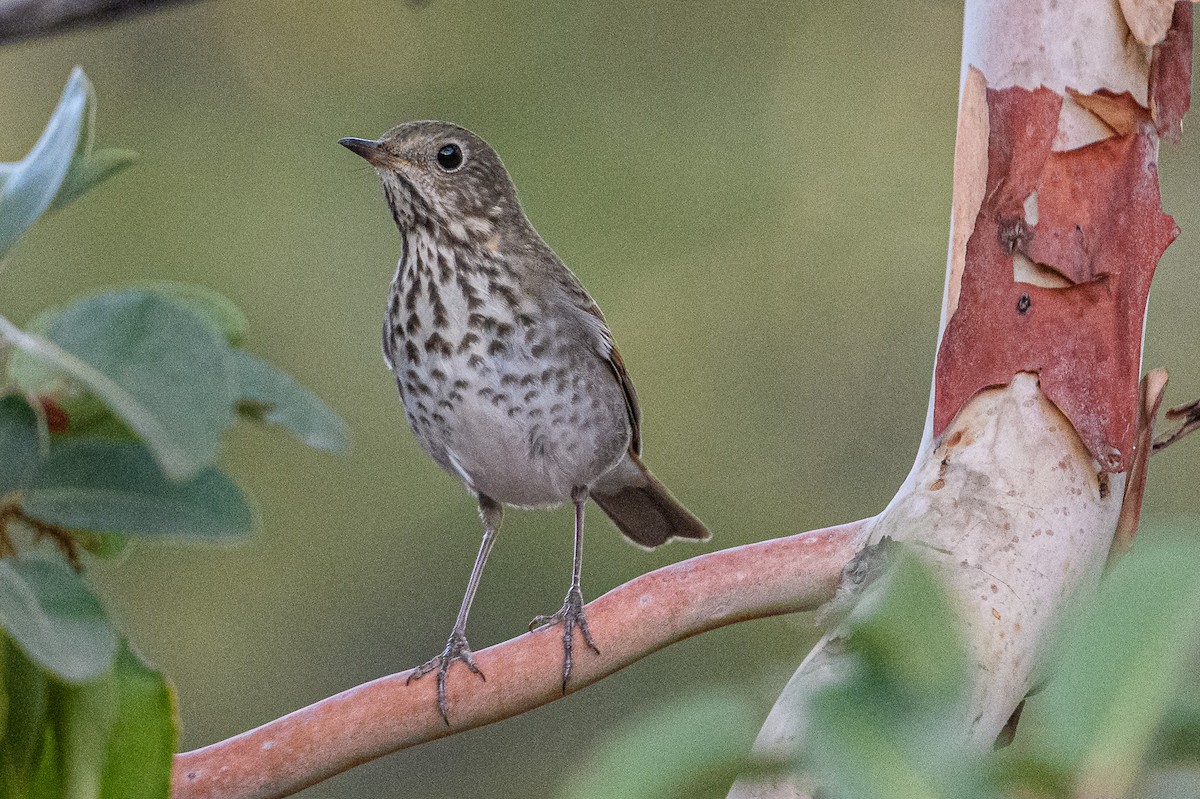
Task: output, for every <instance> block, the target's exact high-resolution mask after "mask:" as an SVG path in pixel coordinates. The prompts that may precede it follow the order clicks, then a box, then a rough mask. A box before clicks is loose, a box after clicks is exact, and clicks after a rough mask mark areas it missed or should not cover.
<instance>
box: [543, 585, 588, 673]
mask: <svg viewBox="0 0 1200 799" xmlns="http://www.w3.org/2000/svg"><path fill="white" fill-rule="evenodd" d="M560 622H561V623H562V626H563V678H562V690H563V693H564V694H565V693H566V692H567V681H568V680H569V679H570V678H571V669H572V667H573V665H574V656H573V654H572V650H573V648H574V641H575V628H576V627H578V628H579V632H580V633H581V634H582V635H583V640H584V643H586V644H587V645H588V646H589V647H590V648H591V650H592V651H593V652H595V653H596V654H597V655H599V654H600V649H599V648H598V647H597V646H596V642H595V641H593V640H592V633H591V630H589V629H588V623H587V616H586V615H585V614H584V612H583V594H582V593H581V592H580V590H579V589H578V588H575V587H572V588H571V590H570V591H568V592H567V598H566V600H565V601H564V602H563V606H562V607H561V608H559V609H558V611H557V612H555V613H553V614H552V615H550V616H535V617H534V619H533V621H531V622H529V629H530V630H533V629H534V628H535V627H547V626H549V625H551V624H558V623H560Z"/></svg>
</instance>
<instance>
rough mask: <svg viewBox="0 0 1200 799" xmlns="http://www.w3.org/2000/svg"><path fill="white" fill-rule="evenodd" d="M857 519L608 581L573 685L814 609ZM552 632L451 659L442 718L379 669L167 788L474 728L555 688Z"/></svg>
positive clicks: (365, 755)
mask: <svg viewBox="0 0 1200 799" xmlns="http://www.w3.org/2000/svg"><path fill="white" fill-rule="evenodd" d="M865 524H866V521H858V522H851V523H849V524H844V525H840V526H838V527H830V528H826V529H824V530H815V531H813V532H809V533H802V534H800V535H794V536H790V537H788V538H779V539H774V540H771V541H764V542H762V543H759V544H749V545H747V546H742V547H737V548H734V549H727V550H723V551H721V552H714V553H711V554H708V555H701V556H699V557H695V558H692V559H690V560H686V561H683V562H681V563H676V564H674V565H672V566H667V567H665V568H662V569H659V570H657V571H654V572H651V573H649V574H645V575H642V576H641V577H638V578H636V579H634V580H631V581H630V582H628V583H625V584H624V585H622V586H619V587H617V588H614V589H613V590H612V591H609V592H608V593H607V594H605V595H604V596H602V597H600V598H599V599H597V600H596V601H595V602H592V603H591V604H590V605H588V606H587V613H588V620H589V622H590V625H591V631H592V634H593V636H594V637H595V639H596V644H597V645H598V647H599V649H600V654H599V655H595V654H593V653H591V652H590V651H582V652H581V655H582V657H581V658H580V659H579V661H578V662H577V663H576V664H575V669H574V671H573V672H572V674H571V684H570V686H569V688H568V690H569V691H571V692H574V691H577V690H579V689H581V688H584V687H586V686H588V685H591V684H592V683H594V682H596V681H598V680H600V679H602V678H604V677H606V676H608V675H609V674H612V673H614V672H616V671H618V670H620V669H622V668H624V667H625V666H628V665H629V664H631V663H633V662H635V661H637V660H640V659H641V658H643V657H645V656H646V655H649V654H650V653H652V652H656V651H658V650H659V649H662V648H663V647H665V646H668V645H669V644H672V643H675V642H676V641H680V640H682V639H684V638H687V637H689V636H692V635H696V634H697V633H702V632H705V631H707V630H712V629H715V628H717V627H723V626H725V625H727V624H733V623H734V622H739V621H745V620H747V619H756V618H763V617H766V616H774V615H778V614H781V613H792V612H797V611H803V610H813V609H815V608H817V607H819V606H821V605H822V604H823V603H825V602H826V601H828V600H829V599H831V598H832V597H833V595H834V592H835V591H836V589H837V585H838V581H839V579H840V577H841V573H842V568H843V567H844V566H845V565H846V563H847V562H848V561H849V560H850V559H851V558H852V557H854V554H855V552H856V551H857V550H858V547H859V543H860V539H861V535H860V534H861V532H862V530H863V528H864V525H865ZM561 635H562V633H561V631H560V630H559V629H558V628H556V627H552V628H546V629H540V630H536V631H534V632H531V633H526V634H525V635H522V636H520V637H518V638H514V639H512V640H510V641H506V642H504V643H502V644H497V645H496V646H493V647H490V648H488V649H485V650H483V651H481V652H477V653H475V660H476V662H477V663H478V665H479V668H480V669H481V670H482V671H483V673H484V674H486V675H487V680H486V681H484V680H480V679H478V678H477V677H475V676H473V675H471V674H468V673H467V672H466V671H465V670H460V669H455V670H454V671H453V672H452V673H451V675H450V677H451V679H450V685H449V691H448V694H449V700H450V723H449V724H448V725H447V724H446V723H445V722H443V721H442V717H441V716H440V715H439V714H438V710H437V702H436V701H435V698H434V691H435V690H436V689H435V686H434V681H433V680H418V681H415V682H413V683H412V684H405V680H406V678H407V677H408V674H409V672H401V673H399V674H393V675H391V676H389V677H382V678H380V679H378V680H375V681H373V682H369V683H366V684H364V685H360V686H358V687H356V688H351V689H350V690H348V691H344V692H342V693H340V694H338V695H336V696H332V697H330V698H328V699H324V700H322V701H320V702H317V703H316V704H314V705H310V706H309V707H306V708H304V709H302V710H297V711H296V712H294V713H291V714H289V715H287V716H284V717H283V718H280V719H276V720H275V721H271V722H268V723H267V724H264V725H263V726H261V727H258V728H257V729H254V730H250V731H249V732H246V733H242V734H241V735H238V736H235V737H233V738H230V739H228V740H226V741H222V742H221V743H216V744H213V745H211V746H206V747H204V748H203V749H197V750H195V751H194V752H185V753H183V754H180V755H176V757H175V765H174V770H173V775H172V781H171V782H172V790H171V795H172V797H173V799H275V798H277V797H284V796H290V795H291V794H293V793H296V792H297V791H299V790H301V789H303V788H306V787H308V786H310V785H313V784H315V783H317V782H320V781H321V780H324V779H326V778H328V777H332V776H333V775H335V774H339V773H341V772H343V771H346V770H347V769H349V768H351V767H353V766H356V765H359V764H360V763H365V762H367V761H368V760H373V759H375V758H377V757H380V756H382V755H386V754H389V753H391V752H395V751H398V750H400V749H405V748H407V747H410V746H416V745H417V744H421V743H425V742H426V741H432V740H435V739H437V738H442V737H445V736H447V735H452V734H454V733H458V732H462V731H464V730H469V729H472V728H475V727H482V726H484V725H485V724H491V723H492V722H494V721H500V720H501V719H505V718H508V717H510V716H515V715H517V714H519V713H524V712H525V711H528V710H532V709H534V708H536V707H540V706H542V705H545V704H547V703H549V702H553V701H554V700H556V699H558V698H560V697H561V696H562V695H563V693H562V639H561Z"/></svg>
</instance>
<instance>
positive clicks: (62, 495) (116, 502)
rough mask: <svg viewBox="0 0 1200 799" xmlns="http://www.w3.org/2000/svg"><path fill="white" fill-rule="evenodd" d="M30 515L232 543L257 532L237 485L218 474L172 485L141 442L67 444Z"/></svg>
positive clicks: (57, 449) (33, 487)
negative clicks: (231, 541)
mask: <svg viewBox="0 0 1200 799" xmlns="http://www.w3.org/2000/svg"><path fill="white" fill-rule="evenodd" d="M22 497H23V501H22V507H23V509H24V510H25V512H26V513H27V514H29V515H30V516H33V517H34V518H37V519H41V520H42V521H44V522H49V523H50V524H57V525H60V526H62V527H67V528H73V529H83V530H95V531H98V532H109V533H124V534H129V535H170V536H192V537H200V538H228V537H232V536H243V535H247V534H249V533H251V532H253V530H254V527H255V521H254V514H253V512H252V511H251V510H250V507H249V505H248V504H247V502H246V498H245V496H244V495H243V494H242V492H241V490H240V489H239V488H238V487H237V485H236V484H235V483H234V482H233V481H232V480H230V479H229V478H228V477H226V476H225V475H224V474H222V473H221V472H219V471H217V470H216V469H215V468H207V469H204V470H203V471H201V472H200V473H199V474H197V475H195V476H194V477H192V478H191V479H188V480H184V481H174V480H169V479H167V477H166V476H165V475H164V474H163V472H162V471H161V470H160V469H159V467H158V465H157V464H156V463H155V461H154V458H153V457H151V455H150V453H149V452H148V451H147V450H146V448H145V447H144V446H142V445H141V444H140V443H137V442H132V441H102V440H95V439H64V440H61V441H58V442H56V443H55V444H54V446H53V448H52V449H51V450H50V454H49V456H48V457H47V458H46V460H45V461H43V462H42V464H41V465H40V466H39V467H38V469H37V470H36V471H35V472H34V474H33V475H32V476H31V477H30V479H29V481H28V483H27V485H26V487H25V488H24V490H23V491H22Z"/></svg>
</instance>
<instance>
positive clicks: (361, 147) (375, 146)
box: [338, 136, 379, 158]
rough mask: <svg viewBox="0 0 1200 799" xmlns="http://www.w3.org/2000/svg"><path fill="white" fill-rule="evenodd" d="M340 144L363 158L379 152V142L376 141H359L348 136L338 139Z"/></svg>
mask: <svg viewBox="0 0 1200 799" xmlns="http://www.w3.org/2000/svg"><path fill="white" fill-rule="evenodd" d="M338 144H340V145H342V146H343V147H345V148H346V149H347V150H349V151H350V152H352V153H354V154H355V155H361V156H362V157H363V158H367V157H368V155H369V154H370V153H375V152H378V151H379V142H377V141H375V140H374V139H358V138H355V137H354V136H347V137H346V138H344V139H338Z"/></svg>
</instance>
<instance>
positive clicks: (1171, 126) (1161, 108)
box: [1150, 0, 1192, 144]
mask: <svg viewBox="0 0 1200 799" xmlns="http://www.w3.org/2000/svg"><path fill="white" fill-rule="evenodd" d="M1191 99H1192V3H1191V2H1189V0H1180V2H1178V3H1176V4H1175V13H1174V15H1173V16H1172V18H1171V28H1170V30H1168V31H1167V37H1166V38H1165V39H1163V41H1162V43H1161V44H1160V45H1158V46H1157V47H1155V48H1154V57H1153V59H1152V60H1151V62H1150V109H1151V110H1152V111H1153V113H1154V119H1155V122H1156V123H1157V125H1158V135H1159V136H1162V137H1163V138H1164V139H1166V140H1167V141H1169V142H1171V143H1173V144H1178V143H1179V139H1180V137H1181V136H1182V135H1183V115H1184V114H1185V113H1186V112H1187V109H1188V105H1189V104H1190V103H1191Z"/></svg>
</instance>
